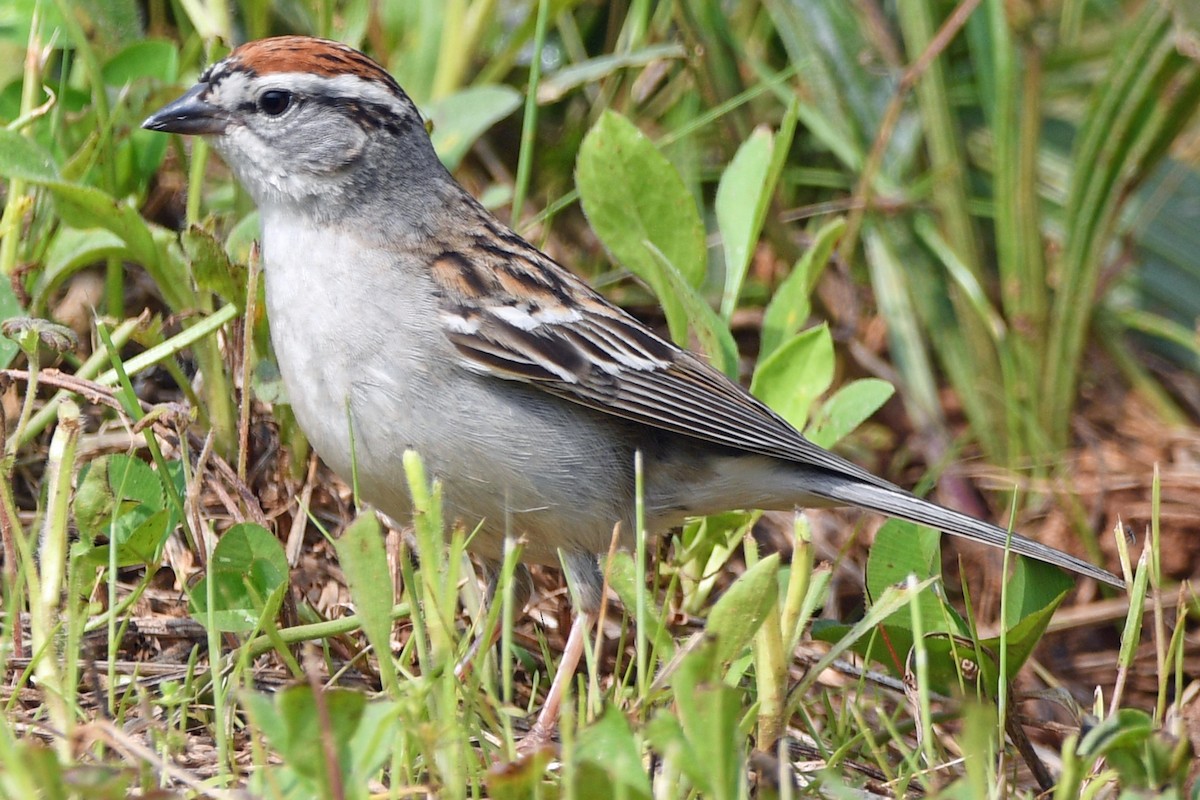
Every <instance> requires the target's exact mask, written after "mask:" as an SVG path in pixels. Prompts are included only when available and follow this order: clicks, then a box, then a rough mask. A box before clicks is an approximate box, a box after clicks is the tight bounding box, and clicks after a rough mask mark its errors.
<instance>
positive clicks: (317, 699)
mask: <svg viewBox="0 0 1200 800" xmlns="http://www.w3.org/2000/svg"><path fill="white" fill-rule="evenodd" d="M308 650H309V652H308V654H307V655H306V657H305V659H304V673H305V675H306V677H307V678H308V685H309V688H311V689H312V694H313V705H314V706H315V707H316V709H317V719H318V720H319V721H320V723H321V731H320V738H321V755H322V757H323V758H324V759H325V776H326V777H327V778H328V783H327V784H326V785H327V786H328V787H329V796H330V797H332V798H333V799H334V800H344V798H345V797H346V787H345V785H344V783H343V781H342V770H341V767H340V765H339V764H338V757H337V747H336V745H334V743H333V738H332V737H333V720H332V719H330V717H329V704H328V703H327V702H326V701H325V691H324V689H322V687H321V678H320V676H319V675H318V672H319V665H320V659H319V657H318V656H317V654H316V649H315V648H312V647H310V648H308ZM381 657H383V658H386V657H387V656H386V655H382V656H381Z"/></svg>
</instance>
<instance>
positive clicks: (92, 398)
mask: <svg viewBox="0 0 1200 800" xmlns="http://www.w3.org/2000/svg"><path fill="white" fill-rule="evenodd" d="M0 377H5V378H11V379H12V380H18V381H28V380H29V373H28V372H26V371H25V370H20V369H6V370H0ZM37 379H38V382H39V383H43V384H46V385H47V386H53V387H55V388H58V389H64V390H66V391H68V392H71V393H74V394H77V395H79V396H80V397H82V398H83V399H84V400H86V401H87V402H89V403H91V404H93V405H102V406H107V407H108V408H111V409H113V410H114V411H116V412H117V413H119V414H124V413H125V412H124V409H123V408H122V407H121V403H120V402H119V401H118V400H117V399H116V395H115V390H113V389H111V388H110V387H108V386H104V385H102V384H99V383H97V382H96V381H91V380H87V379H84V378H80V377H78V376H75V375H68V374H67V373H65V372H59V371H58V370H54V369H44V370H42V371H41V372H39V373H38V376H37ZM139 402H141V404H142V408H143V410H145V411H150V410H151V409H152V408H153V407H152V406H151V405H150V404H149V403H146V402H145V401H139ZM181 413H182V412H181ZM151 426H152V427H153V429H154V433H155V435H157V436H158V437H160V438H163V439H169V438H170V437H173V436H179V435H180V434H179V432H178V431H177V430H175V429H174V428H171V427H169V426H168V425H167V421H166V420H164V419H162V418H155V419H153V420H152V422H151ZM187 438H188V443H189V444H190V445H191V446H192V447H194V448H196V449H197V450H199V449H201V448H202V447H203V446H204V440H203V439H202V438H201V437H200V435H199V434H197V433H194V432H192V431H188V432H187ZM211 461H212V465H213V468H214V470H215V471H216V473H217V475H218V476H219V477H220V478H221V479H222V480H223V481H224V482H225V483H227V484H229V485H230V486H232V487H233V488H234V489H236V490H237V496H238V499H239V500H240V501H241V503H242V504H243V505H244V506H245V509H244V510H245V514H246V516H247V517H248V518H249V519H250V521H251V522H257V523H258V524H260V525H263V526H264V527H265V526H267V525H268V521H267V516H266V514H264V513H263V510H262V508H261V507H260V506H259V505H258V499H257V498H256V497H255V496H254V493H253V492H251V491H250V488H249V487H248V486H246V484H245V483H243V482H242V481H240V480H238V477H237V474H236V473H235V472H234V470H233V467H231V466H229V462H227V461H226V460H225V459H223V458H221V456H220V455H219V454H217V453H213V455H212V458H211ZM218 485H219V484H218ZM230 512H231V513H240V512H237V510H236V509H233V508H231V509H230Z"/></svg>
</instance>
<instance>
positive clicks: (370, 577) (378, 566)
mask: <svg viewBox="0 0 1200 800" xmlns="http://www.w3.org/2000/svg"><path fill="white" fill-rule="evenodd" d="M334 548H335V549H336V550H337V555H338V563H339V564H341V567H342V571H343V572H344V573H345V575H346V582H347V584H348V585H349V587H350V597H351V599H352V600H354V607H355V609H356V610H357V612H358V617H359V619H361V620H362V627H363V632H364V633H365V634H366V635H367V641H368V642H370V643H371V647H372V648H373V649H374V650H375V655H376V658H377V659H378V660H379V671H380V673H381V675H382V677H383V686H384V688H385V689H387V690H389V691H390V690H391V689H393V688H395V683H396V666H395V664H394V663H393V661H392V646H391V642H392V592H391V591H390V589H391V586H392V578H391V574H390V570H389V569H388V562H387V553H386V552H385V551H384V548H383V530H382V528H381V527H380V525H379V520H378V518H376V516H375V514H374V513H373V512H368V513H365V514H362V515H360V516H359V517H358V519H356V520H355V521H354V522H353V523H351V524H350V526H349V527H348V528H346V530H345V531H344V532H343V533H342V535H341V536H340V537H339V538H338V539H337V540H336V541H335V542H334Z"/></svg>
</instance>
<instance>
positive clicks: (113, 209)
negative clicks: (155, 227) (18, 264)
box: [46, 181, 159, 266]
mask: <svg viewBox="0 0 1200 800" xmlns="http://www.w3.org/2000/svg"><path fill="white" fill-rule="evenodd" d="M46 186H47V188H49V189H50V191H51V193H53V194H54V198H55V200H57V203H58V212H59V214H61V215H62V218H63V221H64V222H66V223H67V224H68V225H71V226H72V227H75V228H104V229H105V230H109V231H112V232H113V233H115V234H116V235H117V236H119V237H121V240H122V241H124V242H125V245H126V246H127V247H128V248H129V256H130V258H132V259H133V260H135V261H138V262H140V263H142V264H144V265H147V266H152V265H155V264H157V262H158V260H159V259H158V249H157V247H156V246H155V244H154V237H153V236H152V235H151V233H150V228H149V227H148V223H147V222H146V221H145V220H144V219H142V216H141V214H139V213H138V210H137V209H136V208H134V207H133V206H131V205H129V204H128V203H125V202H122V201H120V200H115V199H113V198H112V197H110V196H109V195H107V194H105V193H104V192H103V191H101V190H100V189H97V188H95V187H93V186H83V185H80V184H74V183H65V182H63V181H50V182H47V183H46Z"/></svg>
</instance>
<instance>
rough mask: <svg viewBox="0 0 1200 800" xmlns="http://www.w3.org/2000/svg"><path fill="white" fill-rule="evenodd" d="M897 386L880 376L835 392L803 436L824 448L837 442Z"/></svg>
mask: <svg viewBox="0 0 1200 800" xmlns="http://www.w3.org/2000/svg"><path fill="white" fill-rule="evenodd" d="M895 392H896V388H895V387H894V386H892V385H891V384H890V383H888V382H887V381H885V380H880V379H879V378H859V379H858V380H856V381H851V382H850V383H848V384H846V385H845V386H843V387H842V388H840V389H838V390H837V391H836V392H834V395H833V397H831V398H829V399H828V400H826V401H825V402H824V403H822V404H821V407H820V408H819V409H818V410H817V417H816V419H814V420H813V422H812V424H811V425H809V428H808V430H807V431H805V434H804V435H805V436H807V437H808V438H809V439H811V440H812V442H813V443H814V444H817V445H820V446H821V447H824V448H826V449H828V448H831V447H833V446H834V445H836V444H837V443H838V442H840V441H841V440H842V439H843V438H844V437H845V436H846V435H847V434H849V433H850V432H851V431H853V430H854V429H855V428H857V427H858V426H859V425H861V424H862V423H863V422H864V421H865V420H866V419H867V418H868V417H870V416H871V415H872V414H874V413H875V412H876V411H878V410H879V408H880V407H881V406H882V405H883V404H884V403H886V402H887V401H888V399H889V398H890V397H891V396H892V395H893V394H895Z"/></svg>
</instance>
